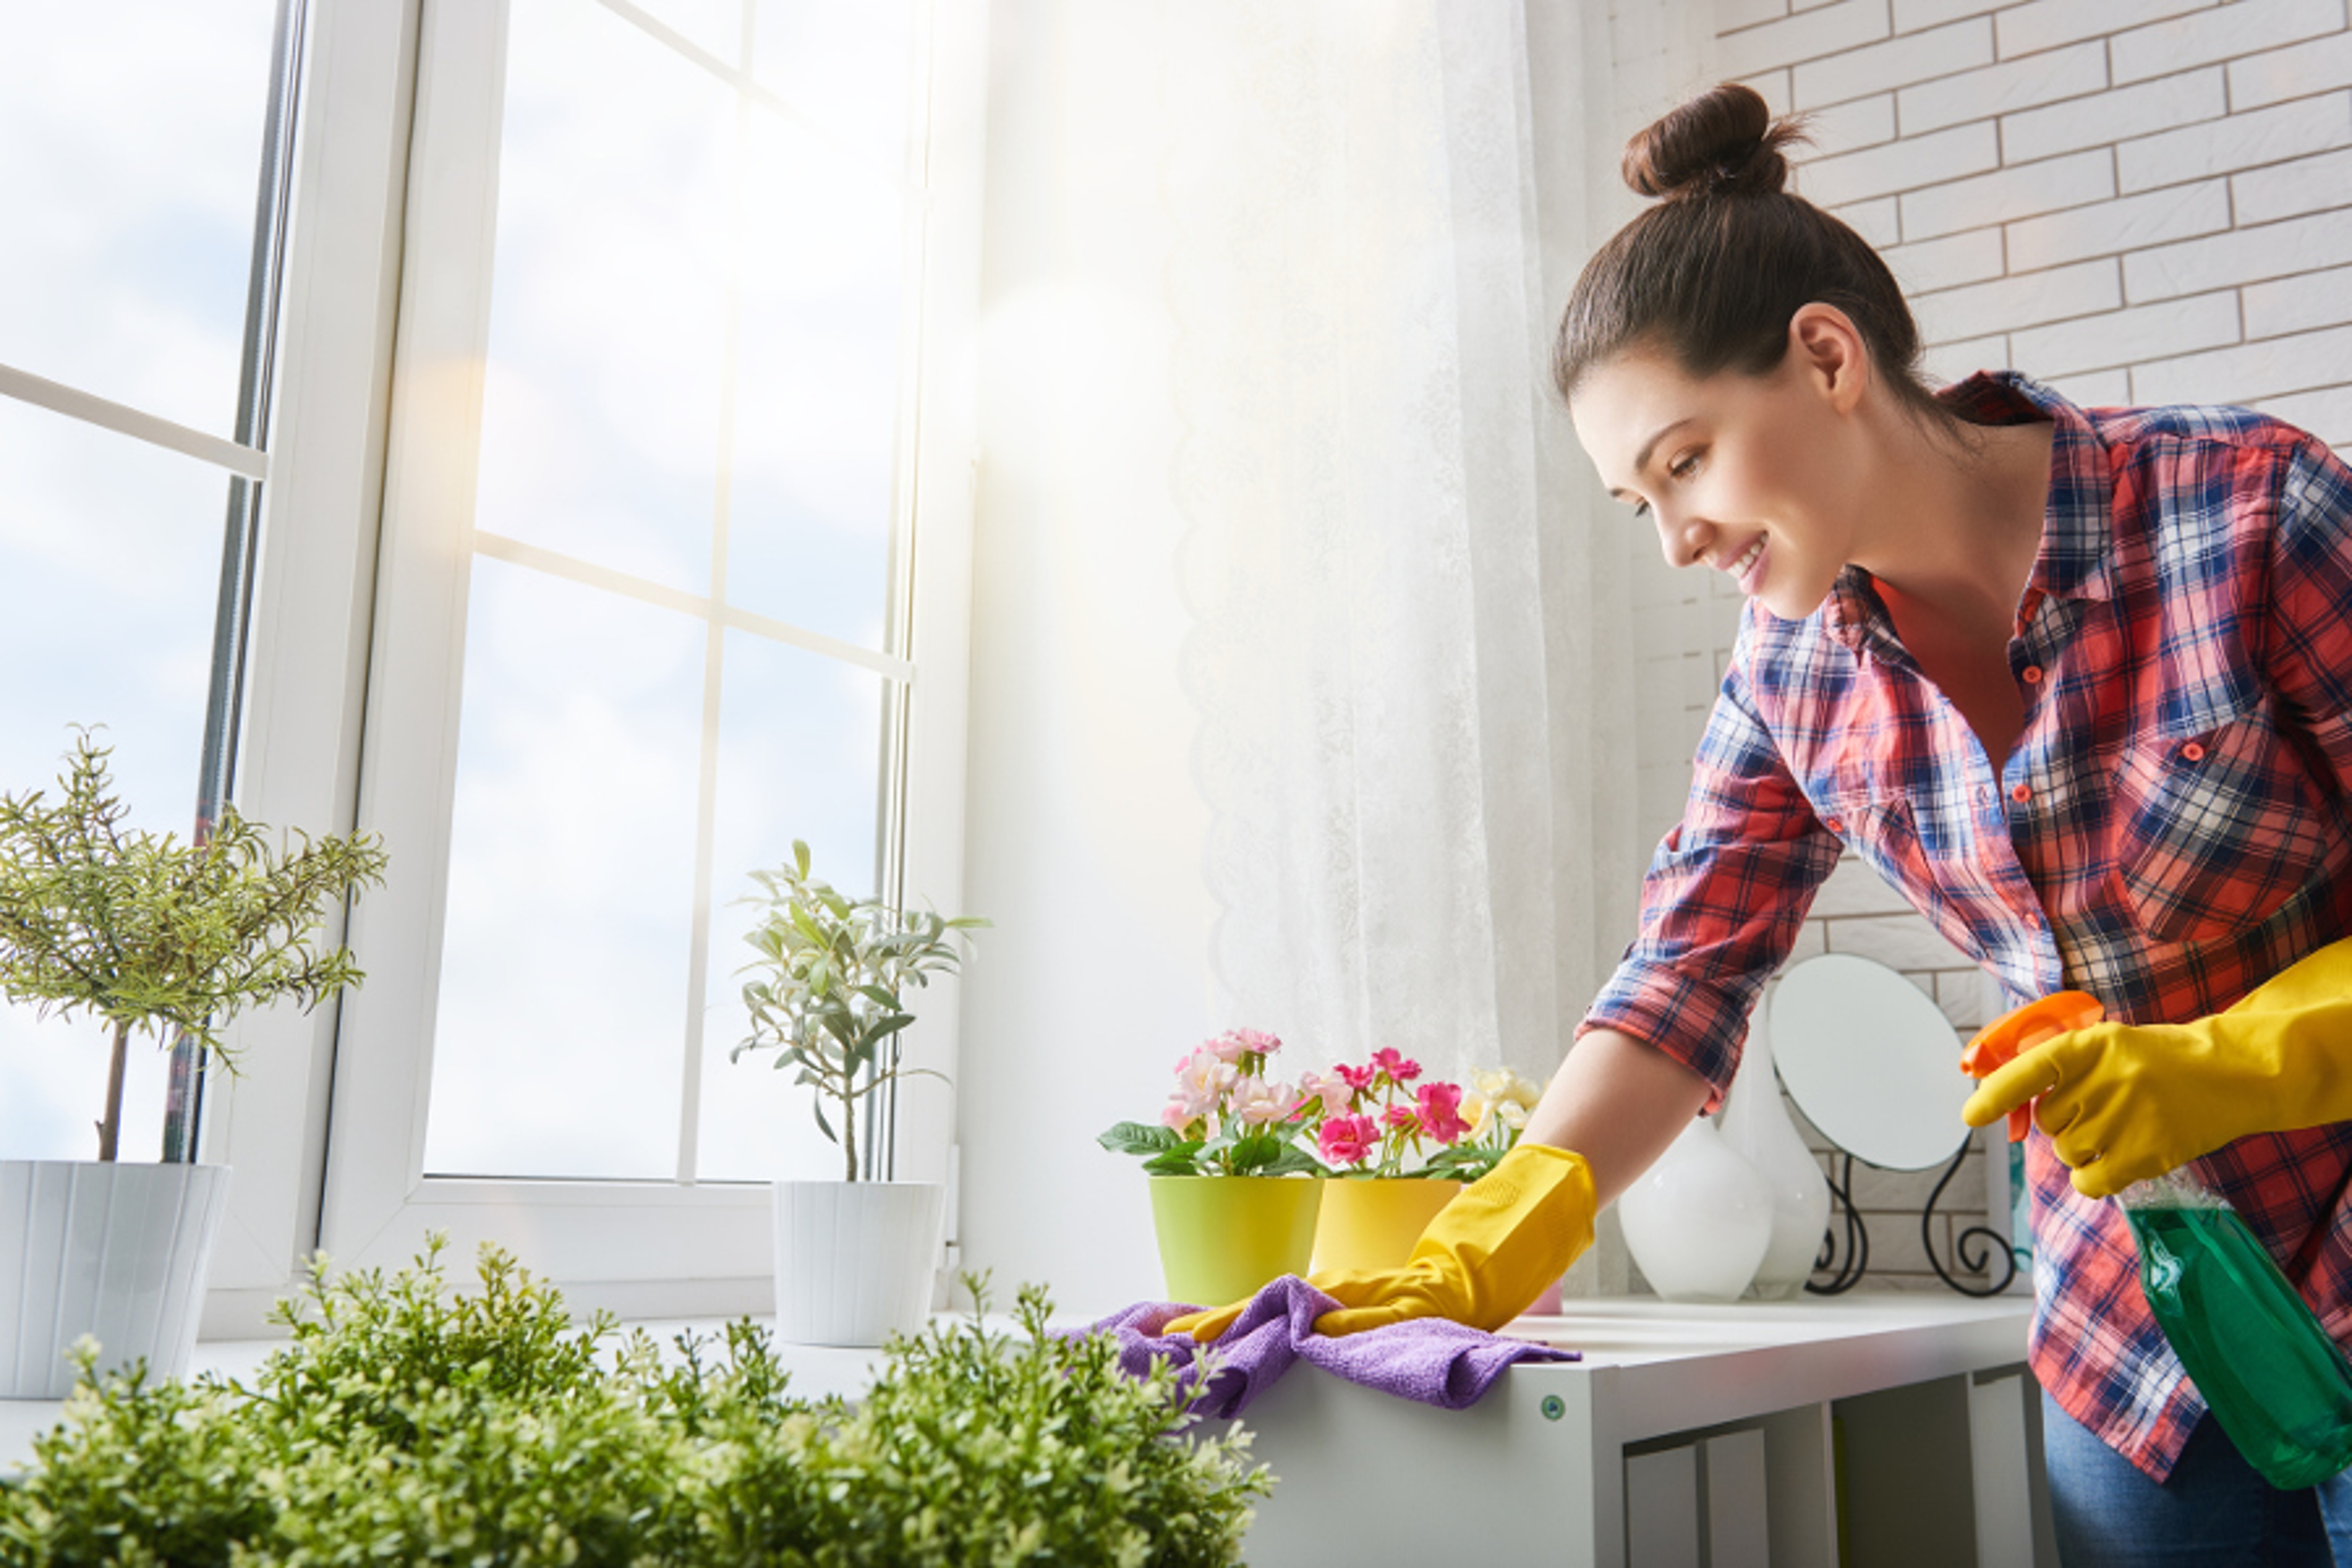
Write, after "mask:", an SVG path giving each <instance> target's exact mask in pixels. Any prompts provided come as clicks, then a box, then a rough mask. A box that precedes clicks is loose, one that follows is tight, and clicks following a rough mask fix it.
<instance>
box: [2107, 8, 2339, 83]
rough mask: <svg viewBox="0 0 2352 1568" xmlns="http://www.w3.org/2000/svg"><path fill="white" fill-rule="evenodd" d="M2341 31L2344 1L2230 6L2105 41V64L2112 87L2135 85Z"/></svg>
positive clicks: (2139, 28) (2144, 28) (2182, 17)
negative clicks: (2112, 75)
mask: <svg viewBox="0 0 2352 1568" xmlns="http://www.w3.org/2000/svg"><path fill="white" fill-rule="evenodd" d="M2343 26H2344V0H2235V4H2232V5H2224V6H2222V7H2221V9H2220V10H2217V11H2204V12H2199V13H2197V14H2194V15H2191V16H2179V17H2175V18H2174V19H2172V20H2171V21H2168V22H2158V23H2156V24H2154V25H2153V26H2146V27H2134V28H2132V29H2130V30H2129V31H2127V32H2121V33H2117V34H2116V35H2115V36H2114V37H2110V38H2109V39H2108V40H2107V58H2108V60H2109V62H2110V63H2111V64H2112V66H2113V67H2114V69H2115V73H2116V81H2117V82H2126V81H2139V80H2142V79H2146V78H2148V77H2155V76H2163V75H2164V74H2166V73H2167V72H2168V71H2177V70H2179V69H2181V68H2184V67H2188V66H2199V65H2206V64H2209V63H2212V62H2217V61H2221V60H2229V59H2236V58H2238V57H2239V56H2241V55H2250V54H2253V53H2254V52H2256V51H2257V50H2261V49H2268V48H2275V47H2278V46H2279V45H2281V44H2292V43H2294V42H2297V41H2299V40H2301V39H2304V38H2315V37H2319V36H2320V35H2322V34H2325V33H2333V32H2336V31H2338V30H2339V29H2341V28H2342V27H2343Z"/></svg>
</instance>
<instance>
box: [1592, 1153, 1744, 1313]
mask: <svg viewBox="0 0 2352 1568" xmlns="http://www.w3.org/2000/svg"><path fill="white" fill-rule="evenodd" d="M1617 1215H1618V1217H1619V1218H1620V1219H1622V1221H1623V1222H1624V1226H1625V1246H1626V1248H1627V1249H1628V1250H1629V1251H1631V1252H1632V1253H1633V1261H1634V1262H1636V1263H1638V1264H1640V1265H1641V1266H1642V1273H1643V1276H1644V1277H1645V1278H1647V1279H1648V1280H1649V1281H1650V1288H1651V1289H1654V1290H1655V1291H1656V1292H1657V1293H1658V1294H1659V1296H1661V1297H1662V1298H1664V1300H1669V1301H1736V1300H1738V1299H1739V1293H1740V1292H1741V1291H1743V1290H1745V1289H1748V1281H1749V1280H1751V1279H1754V1278H1756V1266H1757V1265H1758V1264H1759V1263H1761V1262H1763V1261H1764V1249H1765V1248H1766V1247H1769V1246H1770V1245H1771V1241H1772V1194H1771V1193H1770V1191H1769V1189H1767V1187H1766V1186H1765V1184H1764V1178H1763V1177H1762V1176H1760V1175H1759V1174H1758V1173H1757V1171H1756V1167H1755V1166H1753V1165H1751V1164H1749V1163H1748V1162H1747V1161H1746V1160H1744V1159H1742V1158H1741V1157H1740V1156H1739V1154H1738V1152H1736V1151H1735V1150H1733V1149H1732V1148H1731V1146H1730V1145H1729V1144H1727V1143H1726V1142H1724V1141H1723V1138H1722V1136H1721V1135H1720V1134H1719V1133H1718V1132H1717V1131H1716V1126H1715V1123H1714V1122H1712V1121H1708V1120H1707V1119H1706V1118H1705V1117H1703V1116H1700V1117H1693V1118H1692V1119H1691V1124H1690V1125H1689V1126H1688V1127H1686V1128H1685V1129H1684V1130H1683V1132H1682V1136H1680V1137H1679V1138H1676V1139H1675V1141H1674V1142H1673V1143H1672V1144H1670V1145H1669V1146H1668V1147H1667V1149H1666V1152H1664V1154H1662V1155H1660V1156H1659V1157H1658V1163H1656V1164H1654V1165H1653V1166H1651V1167H1650V1168H1649V1170H1647V1171H1646V1172H1644V1173H1643V1174H1642V1175H1641V1177H1640V1178H1639V1179H1637V1180H1636V1181H1635V1182H1634V1183H1633V1185H1632V1186H1630V1187H1628V1188H1626V1189H1625V1195H1624V1196H1623V1197H1621V1198H1619V1199H1618V1200H1617Z"/></svg>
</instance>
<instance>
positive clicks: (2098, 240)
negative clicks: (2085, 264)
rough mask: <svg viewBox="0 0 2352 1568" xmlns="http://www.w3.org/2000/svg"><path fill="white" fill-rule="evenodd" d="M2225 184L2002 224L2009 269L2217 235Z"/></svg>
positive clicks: (2224, 216)
mask: <svg viewBox="0 0 2352 1568" xmlns="http://www.w3.org/2000/svg"><path fill="white" fill-rule="evenodd" d="M2230 213H2231V208H2230V187H2229V184H2228V182H2227V181H2223V180H2203V181H2200V182H2199V183H2198V184H2193V185H2168V186H2167V187H2166V188H2164V189H2163V190H2160V191H2150V192H2148V193H2147V194H2146V195H2137V196H2126V197H2124V198H2122V199H2121V200H2119V201H2112V202H2099V203H2097V204H2095V205H2091V206H2087V207H2071V208H2069V209H2068V210H2066V211H2064V212H2059V213H2052V214H2050V215H2049V216H2046V217H2033V218H2026V219H2023V220H2022V221H2021V222H2018V223H2012V224H2011V225H2009V226H2008V228H2009V265H2010V268H2011V270H2013V271H2017V272H2031V271H2033V270H2034V269H2036V268H2042V267H2055V266H2058V265H2059V264H2061V263H2063V262H2068V261H2080V260H2082V259H2084V258H2085V257H2092V256H2113V255H2115V254H2116V253H2117V252H2120V251H2126V250H2137V249H2140V248H2141V247H2145V246H2150V245H2162V244H2165V243H2167V242H2168V241H2170V240H2176V239H2193V238H2195V237H2197V236H2199V235H2200V234H2219V233H2220V232H2221V230H2223V229H2225V228H2228V227H2229V226H2230Z"/></svg>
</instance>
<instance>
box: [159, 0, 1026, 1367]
mask: <svg viewBox="0 0 2352 1568" xmlns="http://www.w3.org/2000/svg"><path fill="white" fill-rule="evenodd" d="M590 3H593V0H590ZM607 3H611V0H607ZM614 8H615V9H620V10H627V9H628V7H627V6H626V5H625V0H623V3H622V4H618V5H614ZM506 10H507V6H506V0H310V12H311V14H310V22H309V29H308V30H309V34H310V37H309V48H308V51H307V58H306V61H305V77H304V80H305V86H304V89H303V94H302V115H303V118H302V121H301V130H300V139H299V142H298V153H297V160H298V161H297V173H296V185H295V193H294V205H293V212H292V221H291V225H290V232H289V279H288V289H287V292H288V298H287V300H286V303H285V306H284V313H283V316H282V321H283V327H282V336H281V339H280V343H281V353H280V368H279V372H278V410H277V413H276V416H275V423H274V426H273V429H274V434H273V438H272V441H271V473H270V480H271V482H270V485H269V487H268V490H267V491H266V493H265V507H266V511H265V515H264V519H263V533H262V539H263V544H262V557H261V563H260V571H259V576H258V579H257V587H256V601H255V608H254V615H253V622H252V626H253V653H252V656H251V657H250V658H249V662H248V670H249V675H248V684H247V696H246V708H245V725H244V735H243V738H242V741H241V747H242V750H241V753H240V757H241V761H240V774H241V779H240V784H239V788H238V792H237V800H238V804H239V806H240V808H241V809H243V810H245V811H246V812H247V814H248V815H250V816H256V817H258V818H260V819H262V820H265V821H270V822H289V823H299V824H301V825H303V826H306V827H309V828H310V829H312V830H313V831H321V830H340V829H342V828H346V827H353V826H355V827H358V828H361V829H363V830H367V831H372V832H380V833H382V834H383V836H384V837H385V840H386V844H387V847H388V848H389V849H390V851H391V857H392V861H391V868H390V873H389V878H388V880H387V883H386V885H385V887H384V888H383V889H381V890H379V891H375V892H372V893H370V894H369V895H367V896H366V897H365V898H364V899H363V900H362V901H361V902H360V904H359V905H358V906H357V908H356V909H355V910H354V911H353V913H352V919H351V921H350V926H349V931H348V937H349V940H350V941H351V942H352V945H353V947H354V949H355V951H356V952H357V954H358V957H359V961H360V963H361V964H362V967H363V968H364V969H365V970H366V971H367V974H368V979H367V982H366V984H363V985H362V987H360V988H359V989H357V990H355V991H352V992H350V993H347V994H345V996H344V997H343V998H342V999H341V1003H340V1005H339V1006H336V1007H331V1008H329V1007H322V1008H321V1009H320V1010H319V1012H318V1014H316V1015H312V1016H307V1017H305V1016H299V1015H282V1016H281V1013H282V1010H281V1013H272V1014H268V1015H258V1016H253V1017H251V1018H248V1019H245V1020H240V1022H239V1024H238V1026H237V1034H236V1042H237V1043H238V1044H239V1045H241V1046H243V1047H245V1048H246V1064H247V1065H246V1069H245V1071H244V1073H243V1075H242V1076H241V1077H240V1078H239V1079H236V1080H234V1081H233V1082H226V1083H224V1082H221V1081H219V1080H218V1079H217V1076H216V1077H215V1082H214V1084H213V1085H212V1086H211V1087H210V1089H208V1097H209V1098H208V1102H207V1105H206V1110H205V1131H204V1145H203V1147H204V1150H205V1157H206V1158H210V1159H224V1158H225V1159H226V1161H227V1162H228V1163H232V1164H234V1165H235V1166H236V1168H237V1171H238V1175H237V1177H236V1182H235V1184H234V1186H235V1191H236V1197H235V1198H234V1199H233V1206H232V1212H231V1215H230V1217H229V1223H228V1225H227V1226H226V1227H225V1234H224V1237H223V1240H222V1246H221V1250H220V1253H219V1255H218V1257H217V1258H216V1261H215V1286H214V1290H213V1295H212V1298H211V1300H210V1301H209V1302H208V1305H207V1311H206V1318H205V1333H206V1334H207V1336H209V1337H221V1336H223V1335H226V1334H235V1333H239V1332H248V1331H258V1328H259V1326H260V1324H261V1321H262V1320H263V1318H264V1316H265V1314H266V1310H267V1307H268V1302H269V1301H270V1300H274V1299H275V1298H276V1297H277V1296H278V1295H280V1294H282V1293H283V1292H284V1289H285V1288H286V1286H287V1284H288V1283H289V1281H290V1280H291V1279H293V1278H294V1277H295V1275H296V1273H297V1272H298V1270H299V1268H301V1266H302V1264H303V1262H304V1260H305V1259H306V1258H307V1257H308V1256H309V1254H310V1252H311V1250H312V1249H313V1247H319V1248H321V1249H323V1250H324V1251H325V1252H327V1253H328V1254H329V1255H330V1256H331V1258H333V1259H334V1260H335V1261H336V1264H337V1266H338V1267H346V1266H348V1267H376V1266H383V1267H398V1266H399V1265H401V1264H403V1263H404V1262H406V1261H407V1259H408V1258H410V1257H411V1256H413V1255H414V1254H415V1252H416V1251H418V1250H419V1249H420V1248H421V1247H422V1246H423V1245H424V1241H425V1236H426V1234H427V1233H428V1232H434V1231H438V1232H442V1233H445V1234H446V1235H447V1237H449V1239H450V1241H451V1243H452V1245H453V1247H454V1248H455V1249H456V1251H457V1255H458V1256H460V1257H469V1256H470V1254H471V1251H472V1249H473V1247H475V1245H476V1244H478V1243H479V1242H484V1241H490V1242H496V1243H498V1244H499V1245H500V1246H503V1247H507V1248H508V1249H509V1251H512V1252H514V1253H515V1254H516V1255H517V1256H518V1257H519V1258H520V1259H521V1260H522V1261H523V1262H524V1263H525V1264H526V1265H527V1266H528V1267H530V1268H532V1269H533V1270H534V1271H536V1272H539V1273H541V1274H542V1275H544V1276H546V1277H548V1278H550V1279H552V1280H554V1281H555V1282H556V1283H557V1284H559V1285H560V1286H562V1288H563V1289H564V1290H565V1292H566V1296H567V1299H568V1300H570V1301H571V1302H572V1304H573V1305H574V1306H575V1307H579V1308H588V1309H593V1308H596V1307H606V1308H610V1309H612V1310H616V1311H619V1312H621V1313H623V1314H625V1315H630V1316H674V1315H681V1314H711V1313H721V1312H726V1313H732V1312H739V1311H763V1310H768V1305H769V1301H770V1289H771V1287H770V1276H771V1264H770V1247H771V1240H770V1226H769V1221H768V1212H769V1195H768V1189H767V1187H766V1186H765V1185H764V1184H734V1183H709V1184H695V1183H691V1182H687V1181H672V1182H610V1181H533V1180H499V1181H488V1180H474V1179H453V1178H441V1177H428V1176H426V1175H425V1173H424V1170H423V1151H424V1137H425V1110H426V1107H427V1103H428V1086H429V1075H430V1071H431V1038H430V1037H431V1030H432V1025H433V1015H434V1010H435V998H436V971H437V968H438V962H439V954H440V932H441V910H442V902H443V897H444V889H445V888H446V869H447V868H446V851H447V845H448V837H449V815H450V813H449V805H450V793H451V782H452V778H453V775H454V770H455V757H456V743H457V694H458V684H457V683H458V679H459V661H458V659H457V658H455V657H454V652H455V649H456V647H457V643H458V641H459V640H460V639H461V638H462V636H463V631H464V605H465V593H466V584H467V575H468V573H469V571H470V567H471V558H472V550H471V546H470V541H469V535H468V531H469V530H470V526H471V524H470V519H471V514H472V509H473V479H474V453H475V447H476V435H477V428H478V410H479V405H480V391H481V389H480V376H479V366H480V363H481V347H482V344H483V342H485V341H486V340H485V334H486V331H487V320H488V318H487V310H486V304H487V298H488V268H489V247H490V237H491V226H492V217H491V214H492V211H493V203H492V200H491V197H492V195H493V193H492V192H491V191H490V190H489V189H488V183H489V182H490V181H492V180H494V179H495V156H494V149H495V145H496V132H497V128H498V124H499V74H500V73H499V70H498V69H497V68H496V62H497V59H498V51H499V49H500V48H501V47H502V43H503V40H502V37H500V35H501V34H502V31H503V27H504V18H505V16H506ZM920 16H921V17H922V24H923V29H924V33H925V35H926V37H927V39H928V47H929V50H930V53H931V57H932V58H931V68H930V69H929V71H928V73H927V79H928V80H929V84H930V93H929V104H928V113H927V116H926V124H925V128H924V132H923V134H924V137H925V141H924V150H925V153H926V159H927V178H926V194H925V197H924V217H923V225H922V237H921V242H920V274H919V276H920V279H921V281H920V284H919V289H920V299H919V310H920V322H921V324H920V330H919V333H918V334H917V337H916V342H915V347H914V353H915V354H916V355H917V360H918V363H917V364H916V366H915V375H916V379H917V384H918V389H919V390H918V393H917V395H916V401H915V403H914V405H913V435H912V437H910V439H909V441H908V456H907V458H905V461H904V466H903V468H902V472H901V477H900V484H899V487H898V489H899V491H900V495H899V505H900V507H901V509H902V512H903V513H904V514H905V515H903V516H902V518H901V527H902V529H903V530H904V532H903V533H902V535H901V538H902V540H905V541H909V542H910V543H908V545H907V547H906V548H905V551H904V559H905V562H906V564H905V565H904V566H903V567H902V568H901V574H900V581H899V583H898V584H896V589H895V591H896V592H897V593H898V595H899V604H898V606H897V607H898V611H899V613H900V614H901V615H902V616H904V617H905V621H904V624H905V625H906V626H907V628H908V642H907V645H906V647H905V650H904V651H905V660H906V663H907V664H908V665H909V666H911V667H912V668H911V673H910V675H909V678H908V681H907V683H906V685H905V687H904V689H903V700H901V701H900V702H898V704H896V705H895V711H893V712H892V713H891V717H892V719H893V720H895V721H896V722H898V724H900V725H901V726H903V731H902V740H901V747H902V751H901V755H902V757H903V764H902V765H903V770H904V772H903V783H902V787H903V790H904V795H905V800H904V807H903V810H902V812H901V814H900V817H899V822H900V827H901V838H900V841H899V842H898V844H897V845H896V846H895V856H886V860H893V861H894V862H895V864H896V865H897V866H898V868H899V873H900V874H899V878H898V881H899V885H900V887H901V888H902V889H903V890H904V891H905V893H906V894H907V895H908V896H912V897H918V898H921V899H927V900H929V901H931V902H932V903H934V904H936V905H937V906H938V907H940V908H942V909H949V910H952V909H954V908H957V907H960V904H961V876H962V858H963V856H962V830H963V773H964V753H965V709H966V687H967V676H966V669H967V647H968V641H969V622H970V601H971V516H972V492H973V469H974V460H973V454H974V451H975V449H976V436H975V429H976V408H975V405H974V395H973V379H974V378H973V374H972V367H973V363H974V361H975V358H976V354H975V352H974V334H975V331H976V321H975V317H976V312H977V301H978V296H979V264H978V261H979V226H980V184H981V172H982V150H981V142H982V137H981V129H982V110H983V102H984V92H983V88H984V82H985V75H986V67H985V59H986V38H985V6H984V5H983V4H982V0H932V3H931V4H929V5H926V6H925V7H924V8H923V10H922V11H921V13H920ZM486 65H487V66H488V67H490V68H488V69H486V68H485V66H486ZM485 149H488V150H491V155H490V156H488V157H485V156H484V155H483V152H484V150H485ZM436 160H442V162H440V163H436V162H435V161H436ZM428 167H429V168H433V169H434V170H435V173H436V179H434V180H432V181H426V180H424V179H422V178H421V177H419V176H420V175H421V174H422V173H423V171H425V169H426V168H428ZM453 170H454V171H457V179H460V180H470V181H472V182H473V188H472V189H471V191H470V192H466V191H463V190H460V189H459V188H458V186H457V184H453V181H452V179H451V178H450V177H449V176H450V174H451V171H453ZM453 196H454V197H455V199H452V198H453ZM469 203H470V204H471V205H470V207H469ZM419 246H433V247H458V248H460V249H462V251H463V253H464V254H467V255H470V256H473V257H475V258H477V259H478V265H477V266H476V267H474V268H471V269H470V271H469V269H467V268H448V267H439V268H404V267H403V264H402V258H403V256H404V254H414V253H415V247H419ZM419 279H425V282H424V283H423V284H420V282H419ZM925 1002H926V1005H925V1007H924V1009H923V1013H922V1016H921V1020H920V1022H919V1023H918V1025H917V1026H915V1027H914V1028H912V1029H910V1030H909V1031H908V1035H907V1037H906V1049H907V1056H908V1062H909V1063H910V1065H913V1066H918V1067H926V1068H934V1069H936V1070H938V1071H939V1072H940V1073H942V1074H945V1075H946V1076H947V1077H948V1078H949V1079H950V1080H951V1079H952V1078H953V1076H954V1069H955V1065H956V1054H957V1048H956V1047H957V1030H956V994H955V988H954V986H953V985H952V984H945V985H935V986H934V987H933V988H932V990H931V992H930V993H929V994H927V995H926V998H925ZM793 1109H794V1111H795V1112H796V1113H797V1112H798V1111H799V1110H800V1108H799V1107H797V1106H795V1107H794V1108H793ZM953 1125H954V1108H953V1104H952V1099H951V1096H950V1094H949V1093H944V1092H926V1093H923V1094H919V1095H912V1096H908V1097H907V1098H906V1100H904V1101H903V1102H902V1103H901V1105H900V1107H899V1111H898V1124H897V1127H896V1130H895V1131H896V1148H897V1151H898V1161H897V1166H896V1169H895V1171H894V1174H896V1175H898V1176H899V1177H901V1178H902V1179H918V1180H942V1179H946V1178H947V1177H948V1175H949V1174H950V1143H951V1140H952V1136H953V1131H952V1130H953ZM951 1224H952V1222H951Z"/></svg>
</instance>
